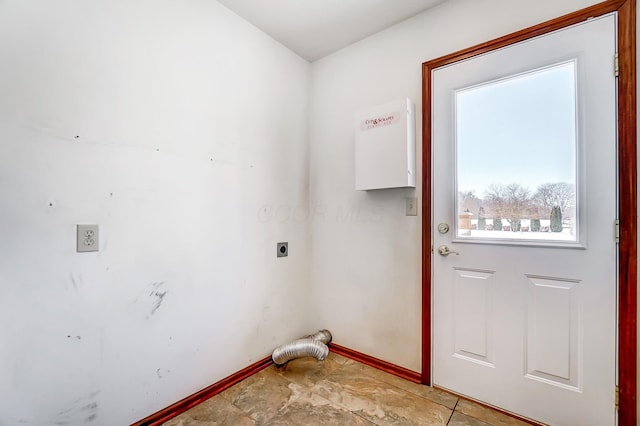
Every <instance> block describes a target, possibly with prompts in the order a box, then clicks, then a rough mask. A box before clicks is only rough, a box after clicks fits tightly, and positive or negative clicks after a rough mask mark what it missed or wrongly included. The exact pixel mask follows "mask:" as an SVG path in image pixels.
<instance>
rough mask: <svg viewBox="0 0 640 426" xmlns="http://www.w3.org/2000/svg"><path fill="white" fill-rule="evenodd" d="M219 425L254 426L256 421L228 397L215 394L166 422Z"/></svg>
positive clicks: (176, 425)
mask: <svg viewBox="0 0 640 426" xmlns="http://www.w3.org/2000/svg"><path fill="white" fill-rule="evenodd" d="M219 425H220V426H221V425H238V426H245V425H246V426H252V425H255V422H254V421H253V420H252V419H251V418H250V417H249V416H248V415H247V414H245V413H244V412H242V410H240V409H239V408H238V407H236V406H235V405H233V404H231V403H230V402H229V401H227V400H226V399H224V398H220V397H219V396H214V397H213V398H211V399H208V400H206V401H205V402H203V403H201V404H199V405H197V406H195V407H193V408H192V409H190V410H189V411H186V412H184V413H182V414H180V415H179V416H177V417H175V418H173V419H171V420H169V421H168V422H166V423H164V426H219Z"/></svg>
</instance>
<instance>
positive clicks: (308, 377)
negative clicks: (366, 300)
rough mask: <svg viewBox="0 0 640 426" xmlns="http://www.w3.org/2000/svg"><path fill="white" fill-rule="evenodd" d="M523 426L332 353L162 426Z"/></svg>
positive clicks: (262, 376) (234, 390)
mask: <svg viewBox="0 0 640 426" xmlns="http://www.w3.org/2000/svg"><path fill="white" fill-rule="evenodd" d="M526 424H527V423H524V422H521V421H519V420H516V419H514V418H511V417H508V416H505V415H503V414H501V413H498V412H496V411H493V410H490V409H488V408H485V407H482V406H480V405H477V404H474V403H472V402H469V401H466V400H463V399H459V398H456V397H455V396H453V395H451V394H448V393H446V392H443V391H440V390H438V389H433V388H431V387H428V386H423V385H417V384H415V383H411V382H409V381H406V380H403V379H401V378H399V377H396V376H393V375H391V374H388V373H385V372H382V371H380V370H377V369H375V368H372V367H369V366H367V365H364V364H361V363H359V362H356V361H353V360H350V359H348V358H345V357H342V356H340V355H336V354H334V353H333V352H331V353H329V356H328V357H327V359H325V360H324V361H316V360H315V359H314V358H300V359H297V360H293V361H291V362H289V363H287V364H286V365H285V366H283V367H276V366H271V367H268V368H266V369H264V370H262V371H260V372H259V373H257V374H255V375H253V376H251V377H249V378H248V379H245V380H244V381H242V382H240V383H238V384H237V385H235V386H233V387H231V388H229V389H227V390H226V391H224V392H222V393H220V394H218V395H216V396H214V397H213V398H211V399H209V400H207V401H205V402H203V403H202V404H200V405H198V406H196V407H194V408H192V409H191V410H189V411H187V412H185V413H182V414H181V415H179V416H178V417H175V418H173V419H172V420H170V421H168V422H166V423H165V426H191V425H194V426H196V425H198V426H213V425H233V426H236V425H238V426H242V425H323V426H324V425H368V426H371V425H450V426H485V425H495V426H512V425H526Z"/></svg>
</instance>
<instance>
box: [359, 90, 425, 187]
mask: <svg viewBox="0 0 640 426" xmlns="http://www.w3.org/2000/svg"><path fill="white" fill-rule="evenodd" d="M415 129H416V125H415V106H414V105H413V102H412V101H411V100H410V99H400V100H397V101H393V102H389V103H386V104H383V105H378V106H375V107H373V108H368V109H366V110H364V111H360V112H358V113H356V123H355V160H356V161H355V175H356V189H357V190H370V189H384V188H407V187H409V188H415V186H416V173H415V167H416V154H415V153H416V137H415V133H416V130H415Z"/></svg>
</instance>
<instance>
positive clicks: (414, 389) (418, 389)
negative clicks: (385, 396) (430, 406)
mask: <svg viewBox="0 0 640 426" xmlns="http://www.w3.org/2000/svg"><path fill="white" fill-rule="evenodd" d="M341 371H343V372H350V373H352V374H364V375H367V376H369V377H373V378H374V379H376V380H380V381H381V382H384V383H388V384H390V385H393V386H396V387H399V388H400V389H404V390H406V391H408V392H411V393H413V394H415V395H418V396H421V397H423V398H427V399H429V400H431V401H433V402H436V403H438V404H440V405H444V406H445V407H447V408H451V409H453V407H455V406H456V403H457V402H458V398H457V397H456V396H454V395H452V394H450V393H448V392H444V391H441V390H440V389H435V388H432V387H431V386H425V385H420V384H417V383H413V382H410V381H408V380H404V379H401V378H400V377H398V376H394V375H393V374H389V373H386V372H384V371H381V370H378V369H376V368H373V367H369V366H368V365H365V364H362V363H360V362H356V361H350V362H349V363H347V364H346V365H345V366H344V369H343V370H341Z"/></svg>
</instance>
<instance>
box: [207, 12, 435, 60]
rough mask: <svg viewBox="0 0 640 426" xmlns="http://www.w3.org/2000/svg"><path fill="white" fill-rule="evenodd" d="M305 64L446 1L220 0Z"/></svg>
mask: <svg viewBox="0 0 640 426" xmlns="http://www.w3.org/2000/svg"><path fill="white" fill-rule="evenodd" d="M218 1H219V2H220V3H222V4H223V5H225V6H226V7H228V8H229V9H231V10H232V11H234V12H235V13H237V14H238V15H240V16H241V17H243V18H244V19H246V20H247V21H249V22H251V23H252V24H253V25H255V26H256V27H258V28H260V29H261V30H262V31H264V32H266V33H267V34H269V35H270V36H271V37H273V38H274V39H276V40H278V41H279V42H280V43H282V44H284V45H285V46H287V47H288V48H289V49H291V50H293V51H294V52H296V53H297V54H299V55H300V56H302V57H303V58H305V59H307V60H308V61H314V60H316V59H319V58H322V57H323V56H326V55H328V54H330V53H333V52H335V51H337V50H340V49H342V48H343V47H345V46H348V45H349V44H351V43H354V42H356V41H358V40H362V39H363V38H365V37H368V36H370V35H372V34H375V33H377V32H378V31H380V30H383V29H385V28H387V27H389V26H391V25H393V24H396V23H398V22H400V21H402V20H405V19H407V18H409V17H411V16H413V15H416V14H418V13H420V12H422V11H424V10H427V9H429V8H431V7H433V6H435V5H437V4H439V3H442V2H444V1H445V0H218Z"/></svg>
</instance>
